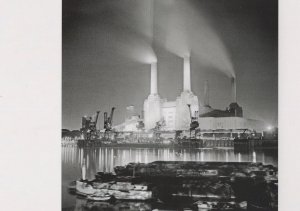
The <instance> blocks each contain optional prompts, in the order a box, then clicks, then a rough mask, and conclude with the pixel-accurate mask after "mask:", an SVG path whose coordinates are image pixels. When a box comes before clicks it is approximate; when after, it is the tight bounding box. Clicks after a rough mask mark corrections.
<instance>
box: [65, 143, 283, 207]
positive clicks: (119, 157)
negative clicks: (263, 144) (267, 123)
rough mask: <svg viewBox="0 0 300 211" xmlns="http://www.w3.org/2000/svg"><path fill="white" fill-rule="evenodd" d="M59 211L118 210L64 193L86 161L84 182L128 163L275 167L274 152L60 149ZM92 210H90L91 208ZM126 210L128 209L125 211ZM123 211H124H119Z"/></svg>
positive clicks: (101, 148)
mask: <svg viewBox="0 0 300 211" xmlns="http://www.w3.org/2000/svg"><path fill="white" fill-rule="evenodd" d="M61 156H62V209H63V210H78V211H79V210H99V209H100V208H99V207H102V208H104V207H105V208H104V209H105V210H119V207H118V206H116V205H114V206H113V207H112V206H110V205H109V204H108V203H102V204H100V205H97V208H95V205H91V204H89V205H87V202H86V201H85V200H83V199H77V198H76V196H74V195H72V194H70V193H69V192H68V188H67V187H68V184H69V183H70V182H71V181H74V180H76V179H80V178H81V164H82V161H83V159H84V158H85V160H86V167H87V173H86V176H87V178H88V179H94V176H95V174H96V173H97V172H98V171H104V172H113V168H114V167H115V166H119V165H126V164H128V163H129V162H141V163H148V162H152V161H157V160H161V161H168V160H169V161H221V162H233V161H234V162H244V161H250V162H262V163H264V164H272V165H274V166H277V165H278V150H277V149H256V150H248V151H235V150H234V149H233V148H219V149H169V148H117V147H114V148H112V147H100V148H86V149H83V148H78V147H62V151H61ZM93 206H94V207H93ZM120 206H121V205H120ZM126 206H127V207H128V209H130V210H132V209H133V207H134V206H138V207H139V208H137V210H142V207H143V209H144V210H147V209H148V208H151V205H148V204H144V203H133V204H129V205H128V204H127V205H126ZM129 207H130V208H129ZM123 210H124V209H123Z"/></svg>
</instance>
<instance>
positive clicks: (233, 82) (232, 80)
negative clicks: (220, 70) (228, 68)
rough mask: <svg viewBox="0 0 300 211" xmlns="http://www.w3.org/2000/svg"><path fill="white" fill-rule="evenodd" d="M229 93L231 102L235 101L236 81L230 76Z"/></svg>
mask: <svg viewBox="0 0 300 211" xmlns="http://www.w3.org/2000/svg"><path fill="white" fill-rule="evenodd" d="M231 92H232V93H231V94H232V102H233V103H236V102H237V100H236V81H235V78H233V77H232V78H231Z"/></svg>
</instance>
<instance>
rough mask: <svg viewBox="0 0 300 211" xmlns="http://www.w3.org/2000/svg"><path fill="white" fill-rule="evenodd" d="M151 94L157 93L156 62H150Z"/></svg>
mask: <svg viewBox="0 0 300 211" xmlns="http://www.w3.org/2000/svg"><path fill="white" fill-rule="evenodd" d="M151 94H157V63H156V62H155V63H152V64H151Z"/></svg>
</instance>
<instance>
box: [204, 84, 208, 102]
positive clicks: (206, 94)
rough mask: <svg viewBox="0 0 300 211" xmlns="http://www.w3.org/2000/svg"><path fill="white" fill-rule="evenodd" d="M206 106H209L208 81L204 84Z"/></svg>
mask: <svg viewBox="0 0 300 211" xmlns="http://www.w3.org/2000/svg"><path fill="white" fill-rule="evenodd" d="M204 106H209V87H208V80H206V81H205V83H204Z"/></svg>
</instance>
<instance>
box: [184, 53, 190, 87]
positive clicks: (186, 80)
mask: <svg viewBox="0 0 300 211" xmlns="http://www.w3.org/2000/svg"><path fill="white" fill-rule="evenodd" d="M183 91H191V62H190V56H184V57H183Z"/></svg>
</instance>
